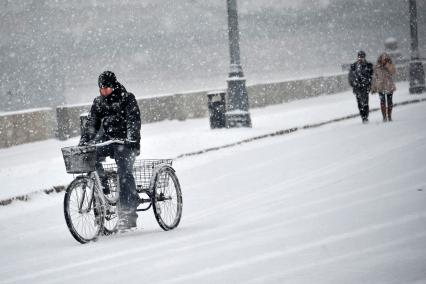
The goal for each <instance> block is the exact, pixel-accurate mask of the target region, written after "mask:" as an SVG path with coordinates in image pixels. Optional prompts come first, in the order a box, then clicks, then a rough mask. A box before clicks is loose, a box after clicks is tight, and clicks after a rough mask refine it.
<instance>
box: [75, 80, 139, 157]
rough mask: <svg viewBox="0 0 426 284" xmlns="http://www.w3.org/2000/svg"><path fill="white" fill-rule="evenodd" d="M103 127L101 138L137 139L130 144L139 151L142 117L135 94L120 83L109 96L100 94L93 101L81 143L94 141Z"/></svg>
mask: <svg viewBox="0 0 426 284" xmlns="http://www.w3.org/2000/svg"><path fill="white" fill-rule="evenodd" d="M101 125H102V127H103V136H102V137H101V140H103V141H107V140H110V139H121V140H123V139H127V140H131V141H136V143H131V144H130V146H131V147H132V148H134V149H135V150H137V152H139V150H140V139H141V137H140V129H141V118H140V111H139V106H138V103H137V101H136V98H135V96H134V95H133V94H132V93H128V92H127V91H126V89H125V88H124V86H123V85H121V84H120V83H118V84H117V86H116V87H115V88H114V91H113V93H112V94H110V95H109V96H106V97H103V96H101V95H99V96H98V97H96V98H95V100H94V101H93V104H92V107H91V109H90V113H89V116H88V118H87V122H86V124H85V127H84V131H83V133H82V136H81V139H80V143H79V145H83V144H85V143H87V142H89V141H92V140H93V139H94V138H95V137H96V134H97V133H98V131H99V129H100V128H101Z"/></svg>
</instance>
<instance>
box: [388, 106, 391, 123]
mask: <svg viewBox="0 0 426 284" xmlns="http://www.w3.org/2000/svg"><path fill="white" fill-rule="evenodd" d="M388 121H392V106H389V107H388Z"/></svg>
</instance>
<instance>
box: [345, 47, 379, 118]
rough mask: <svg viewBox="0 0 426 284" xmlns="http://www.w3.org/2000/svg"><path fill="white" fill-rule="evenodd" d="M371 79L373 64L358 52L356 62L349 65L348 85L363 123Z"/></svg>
mask: <svg viewBox="0 0 426 284" xmlns="http://www.w3.org/2000/svg"><path fill="white" fill-rule="evenodd" d="M372 78H373V64H371V63H370V62H367V60H366V59H365V52H364V51H362V50H361V51H359V52H358V60H357V61H356V62H355V63H353V64H351V67H350V70H349V76H348V79H349V85H351V87H352V89H353V92H354V94H355V97H356V100H357V103H358V109H359V114H360V115H361V119H362V122H363V123H367V122H368V114H369V111H370V110H369V106H368V93H369V92H370V89H371V81H372Z"/></svg>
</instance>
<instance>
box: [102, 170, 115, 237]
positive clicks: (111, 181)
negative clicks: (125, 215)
mask: <svg viewBox="0 0 426 284" xmlns="http://www.w3.org/2000/svg"><path fill="white" fill-rule="evenodd" d="M106 177H107V183H108V189H109V192H108V194H104V196H105V199H106V202H107V203H108V204H107V206H106V210H105V216H104V217H105V218H104V232H103V233H104V235H111V234H113V233H115V232H116V231H117V223H118V214H117V202H118V193H119V189H118V176H117V172H115V171H112V172H106Z"/></svg>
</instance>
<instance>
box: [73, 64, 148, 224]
mask: <svg viewBox="0 0 426 284" xmlns="http://www.w3.org/2000/svg"><path fill="white" fill-rule="evenodd" d="M98 86H99V92H100V96H98V97H96V98H95V99H94V101H93V104H92V107H91V109H90V113H89V116H88V118H87V122H86V124H85V127H84V131H83V133H82V135H81V139H80V143H79V145H86V144H87V143H89V142H91V141H93V140H94V139H95V137H96V140H100V141H108V140H112V139H118V140H123V141H125V144H124V145H122V144H110V145H106V146H101V147H98V148H97V150H96V154H97V164H96V169H97V171H98V173H99V177H100V178H101V181H102V185H103V187H104V192H105V191H108V188H107V183H106V181H105V173H104V170H103V167H102V164H101V162H100V161H102V160H103V159H105V157H108V156H110V157H113V158H114V159H115V162H116V163H117V171H118V179H119V190H120V192H119V201H118V207H117V209H118V217H119V220H118V225H117V226H118V227H117V228H118V230H119V231H125V230H128V229H130V228H133V227H136V219H137V217H138V215H137V213H136V209H137V207H138V205H139V197H138V194H137V192H136V185H135V179H134V176H133V164H134V162H135V158H136V156H137V155H139V152H140V139H141V138H140V128H141V119H140V111H139V106H138V104H137V101H136V98H135V96H134V95H133V94H132V93H129V92H127V91H126V89H125V88H124V86H123V85H122V84H120V83H119V82H118V81H117V78H116V76H115V74H114V73H113V72H111V71H105V72H103V73H102V74H101V75H100V76H99V79H98ZM101 126H102V129H103V134H101V136H100V137H99V134H98V132H99V130H100V129H101ZM97 136H98V137H97Z"/></svg>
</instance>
